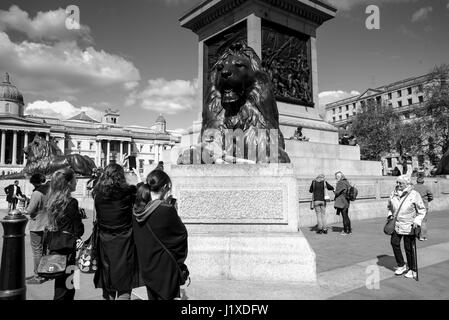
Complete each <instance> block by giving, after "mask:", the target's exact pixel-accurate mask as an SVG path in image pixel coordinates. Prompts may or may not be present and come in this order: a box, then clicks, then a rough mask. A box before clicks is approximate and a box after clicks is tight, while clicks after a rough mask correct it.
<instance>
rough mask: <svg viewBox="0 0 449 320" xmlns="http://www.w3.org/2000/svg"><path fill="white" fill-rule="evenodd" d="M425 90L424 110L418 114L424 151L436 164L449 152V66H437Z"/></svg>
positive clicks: (430, 75) (431, 73)
mask: <svg viewBox="0 0 449 320" xmlns="http://www.w3.org/2000/svg"><path fill="white" fill-rule="evenodd" d="M428 81H429V82H428V84H427V85H426V87H425V88H424V89H423V91H424V95H425V104H424V108H422V109H421V110H419V111H418V112H417V116H418V118H419V119H420V120H419V121H418V122H417V125H418V129H419V131H420V133H421V136H422V142H423V143H422V145H421V147H422V150H423V152H424V153H426V154H427V155H428V156H429V159H430V160H431V162H432V163H433V164H434V165H436V163H437V162H438V161H439V160H440V159H441V157H442V155H443V154H444V153H445V152H446V151H448V150H449V65H448V64H442V65H440V66H436V67H435V68H434V69H433V70H432V71H431V72H430V74H429V80H428Z"/></svg>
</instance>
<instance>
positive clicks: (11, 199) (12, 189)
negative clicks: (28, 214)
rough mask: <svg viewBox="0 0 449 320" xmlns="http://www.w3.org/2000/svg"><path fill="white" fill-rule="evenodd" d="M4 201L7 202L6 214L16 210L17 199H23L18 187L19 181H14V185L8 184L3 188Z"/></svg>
mask: <svg viewBox="0 0 449 320" xmlns="http://www.w3.org/2000/svg"><path fill="white" fill-rule="evenodd" d="M5 193H6V201H8V212H10V211H11V210H14V209H16V205H17V201H18V199H17V197H23V194H22V191H21V190H20V187H19V181H18V180H16V181H14V184H10V185H9V186H7V187H6V188H5Z"/></svg>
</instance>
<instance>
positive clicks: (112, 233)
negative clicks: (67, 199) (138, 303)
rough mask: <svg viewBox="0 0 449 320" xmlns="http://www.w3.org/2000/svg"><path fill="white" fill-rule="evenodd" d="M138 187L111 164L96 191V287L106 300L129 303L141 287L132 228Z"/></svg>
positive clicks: (94, 193) (116, 165) (121, 169)
mask: <svg viewBox="0 0 449 320" xmlns="http://www.w3.org/2000/svg"><path fill="white" fill-rule="evenodd" d="M135 192H136V187H135V186H130V185H128V184H127V183H126V180H125V173H124V171H123V168H122V167H121V166H120V165H118V164H115V163H112V164H109V165H108V166H107V167H106V168H105V170H104V172H103V174H102V175H101V176H100V178H99V180H98V183H97V184H96V185H95V187H94V190H93V196H94V203H95V210H96V217H97V224H98V239H97V254H98V269H97V271H96V272H95V276H94V284H95V287H96V288H102V289H103V298H104V299H106V300H115V299H117V300H129V299H130V298H131V291H132V289H133V288H137V287H139V269H138V261H137V254H136V248H135V244H134V237H133V229H132V206H133V203H134V199H135Z"/></svg>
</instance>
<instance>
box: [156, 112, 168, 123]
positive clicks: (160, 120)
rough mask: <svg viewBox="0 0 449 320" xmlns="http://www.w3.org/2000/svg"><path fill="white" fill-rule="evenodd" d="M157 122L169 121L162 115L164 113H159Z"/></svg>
mask: <svg viewBox="0 0 449 320" xmlns="http://www.w3.org/2000/svg"><path fill="white" fill-rule="evenodd" d="M156 123H167V121H165V118H164V117H163V116H162V114H159V116H158V117H157V119H156Z"/></svg>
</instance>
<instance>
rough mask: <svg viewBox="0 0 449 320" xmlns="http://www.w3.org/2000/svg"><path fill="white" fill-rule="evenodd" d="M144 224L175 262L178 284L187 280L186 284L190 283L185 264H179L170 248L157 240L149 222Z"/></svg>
mask: <svg viewBox="0 0 449 320" xmlns="http://www.w3.org/2000/svg"><path fill="white" fill-rule="evenodd" d="M145 225H146V226H147V228H148V230H150V232H151V234H152V235H153V237H154V238H155V239H156V241H157V242H158V243H159V244H160V245H161V247H162V248H163V249H164V250H165V251H166V252H167V254H168V255H169V256H170V258H171V259H172V260H173V262H174V263H175V265H176V267H177V268H178V272H179V274H180V276H181V278H180V279H181V281H180V283H179V284H180V285H181V286H183V285H184V284H185V283H186V282H187V280H189V283H188V284H187V286H189V285H190V272H189V269H188V268H187V266H186V265H185V264H184V263H182V264H181V265H179V264H178V261H176V259H175V257H174V256H173V254H172V253H171V252H170V250H168V248H167V247H166V246H165V245H164V244H163V243H162V241H161V240H159V238H158V237H157V236H156V234H155V233H154V232H153V229H151V227H150V223H149V222H148V221H147V222H146V223H145Z"/></svg>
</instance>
